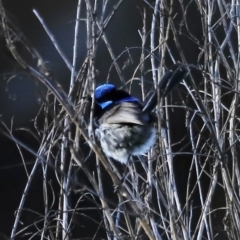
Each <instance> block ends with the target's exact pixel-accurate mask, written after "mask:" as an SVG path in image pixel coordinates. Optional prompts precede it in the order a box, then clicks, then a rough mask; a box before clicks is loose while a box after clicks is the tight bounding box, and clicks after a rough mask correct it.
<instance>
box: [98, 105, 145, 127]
mask: <svg viewBox="0 0 240 240" xmlns="http://www.w3.org/2000/svg"><path fill="white" fill-rule="evenodd" d="M146 118H147V116H143V115H142V111H141V108H140V106H139V104H136V103H130V102H123V103H121V104H118V105H115V106H113V107H112V108H110V109H109V110H107V111H106V112H105V113H104V114H103V115H102V117H101V118H100V119H99V123H108V124H114V123H132V124H138V125H145V124H146V122H147V120H148V119H146Z"/></svg>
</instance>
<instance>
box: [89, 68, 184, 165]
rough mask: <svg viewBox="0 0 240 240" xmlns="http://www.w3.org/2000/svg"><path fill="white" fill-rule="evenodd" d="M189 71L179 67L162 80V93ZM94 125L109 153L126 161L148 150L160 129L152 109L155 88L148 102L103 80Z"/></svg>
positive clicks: (97, 93)
mask: <svg viewBox="0 0 240 240" xmlns="http://www.w3.org/2000/svg"><path fill="white" fill-rule="evenodd" d="M187 74H188V68H186V67H175V68H174V70H170V71H168V72H167V73H166V74H165V75H164V77H163V78H162V81H161V82H160V87H161V89H160V91H161V96H163V97H166V96H167V94H168V93H169V92H170V91H171V89H172V88H171V87H174V86H175V85H177V84H178V83H179V82H180V81H181V80H182V79H183V78H184V77H185V76H186V75H187ZM94 94H95V102H96V104H95V111H94V127H95V133H96V136H97V138H98V139H99V141H100V143H101V147H102V149H103V151H104V153H105V154H106V156H107V157H111V158H113V159H115V160H117V161H119V162H121V163H124V164H126V163H127V161H128V159H129V157H130V156H131V155H141V154H144V153H146V152H147V151H148V150H149V149H150V148H151V147H152V146H153V144H154V141H155V137H156V130H155V128H154V127H153V123H154V115H153V113H152V112H151V111H152V110H153V108H154V107H155V106H156V104H157V93H156V92H155V93H154V94H153V95H152V96H151V97H150V100H149V101H148V102H147V104H146V105H145V106H143V105H142V103H141V102H140V100H139V99H137V98H135V97H133V96H131V95H130V94H129V93H127V92H125V91H123V90H120V89H116V88H115V86H114V85H112V84H103V85H100V86H99V87H97V88H96V89H95V93H94Z"/></svg>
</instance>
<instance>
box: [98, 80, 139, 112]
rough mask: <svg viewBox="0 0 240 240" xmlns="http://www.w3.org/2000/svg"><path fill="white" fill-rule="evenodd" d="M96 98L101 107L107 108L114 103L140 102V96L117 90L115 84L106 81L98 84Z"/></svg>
mask: <svg viewBox="0 0 240 240" xmlns="http://www.w3.org/2000/svg"><path fill="white" fill-rule="evenodd" d="M94 96H95V100H96V103H97V105H98V106H100V107H101V109H102V110H103V109H106V108H107V107H110V106H111V105H113V104H120V103H123V102H132V103H140V100H139V99H138V98H135V97H132V96H131V95H130V94H128V93H127V92H125V91H123V90H117V89H116V87H115V86H114V85H113V84H109V83H105V84H102V85H100V86H98V87H97V88H96V89H95V92H94Z"/></svg>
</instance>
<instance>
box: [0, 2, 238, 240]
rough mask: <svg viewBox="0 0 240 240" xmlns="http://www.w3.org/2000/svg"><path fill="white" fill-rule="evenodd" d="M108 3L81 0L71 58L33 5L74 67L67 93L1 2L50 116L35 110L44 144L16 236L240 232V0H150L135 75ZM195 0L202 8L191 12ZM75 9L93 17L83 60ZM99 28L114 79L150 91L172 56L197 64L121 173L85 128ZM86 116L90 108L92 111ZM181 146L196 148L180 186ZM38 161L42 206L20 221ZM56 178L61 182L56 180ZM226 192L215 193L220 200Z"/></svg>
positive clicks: (188, 154)
mask: <svg viewBox="0 0 240 240" xmlns="http://www.w3.org/2000/svg"><path fill="white" fill-rule="evenodd" d="M0 3H1V1H0ZM108 3H109V1H89V0H85V1H83V0H79V1H78V6H76V26H75V36H74V40H75V42H74V51H73V52H74V54H73V58H72V59H73V60H72V61H71V62H69V61H68V60H67V59H66V58H65V55H64V53H63V52H62V51H61V47H60V46H59V45H58V44H57V39H55V38H54V36H53V35H52V34H51V31H50V30H49V29H48V27H47V23H45V22H44V19H42V18H41V17H40V16H39V13H38V12H37V11H35V14H36V17H37V18H38V19H39V21H40V22H41V24H42V26H43V28H44V29H45V30H46V33H47V34H48V35H49V37H50V38H51V40H52V42H53V44H54V46H55V47H56V49H57V50H58V51H59V54H60V55H61V56H62V58H63V59H64V61H65V62H66V65H67V66H68V67H69V71H71V79H69V91H68V92H67V93H66V92H65V91H64V90H63V89H62V88H61V86H60V85H59V84H58V80H57V79H54V77H53V75H52V74H51V71H50V69H49V68H48V66H47V65H46V62H45V61H44V60H43V59H41V57H40V54H39V53H38V50H37V49H34V48H32V47H31V46H30V44H29V43H28V42H27V39H25V38H24V36H23V35H22V34H20V30H19V29H16V28H15V26H14V24H13V23H11V21H10V20H9V19H8V16H7V14H6V12H5V10H4V6H2V3H1V6H0V7H1V8H0V11H1V19H2V21H1V28H2V31H3V33H4V37H5V39H6V43H7V46H8V48H9V50H10V51H11V53H12V54H13V56H14V57H15V59H16V61H17V62H18V63H19V64H20V65H21V66H22V67H23V68H24V69H25V70H26V71H27V72H28V73H29V74H30V75H31V76H32V78H33V79H35V80H36V81H39V82H41V83H42V84H44V85H45V86H46V87H47V88H48V94H47V95H46V98H45V99H44V101H43V104H42V107H41V109H40V112H39V114H44V116H45V120H44V124H42V125H41V126H38V124H37V119H38V116H37V117H36V124H35V126H36V131H35V133H36V134H37V135H38V137H39V139H41V140H40V146H39V150H38V152H32V154H33V155H34V156H35V157H36V162H35V164H34V166H33V168H32V170H31V173H30V174H29V176H28V181H27V183H26V187H25V190H24V192H23V195H22V199H19V208H18V210H17V211H16V216H15V222H14V224H13V228H12V233H11V239H20V238H22V237H27V239H175V240H177V239H181V240H182V239H186V240H187V239H198V240H200V239H240V226H239V224H240V219H239V217H240V216H239V210H240V201H239V193H240V192H239V190H240V189H239V186H240V169H239V161H238V154H239V150H238V148H239V136H238V132H239V130H238V125H239V120H240V117H239V112H238V106H239V87H240V86H239V80H240V73H239V69H240V66H239V64H240V63H239V57H240V55H239V54H240V49H239V47H240V40H239V39H240V16H239V6H240V1H239V0H232V1H225V0H208V1H207V0H206V1H198V0H195V1H189V2H188V1H180V0H179V1H174V0H170V1H160V0H156V1H145V0H143V1H142V3H141V5H140V6H141V8H139V12H140V14H141V15H142V29H141V30H139V38H141V41H142V46H136V47H137V48H139V51H141V57H140V59H139V60H137V59H134V63H135V65H136V68H135V71H134V72H133V73H132V78H131V79H125V76H124V73H123V67H122V66H120V65H119V63H118V59H119V58H120V57H121V55H120V56H116V55H115V53H114V50H113V49H112V47H111V42H110V41H108V37H107V34H106V31H107V26H108V24H109V22H111V20H112V19H113V18H114V16H115V13H116V11H118V7H119V6H120V5H121V3H122V0H119V1H117V2H116V5H115V6H114V7H113V8H112V9H111V10H110V11H109V10H108V11H107V10H106V9H107V5H108ZM83 6H84V8H83ZM83 9H84V11H83ZM85 9H86V12H85ZM192 9H195V12H197V13H198V14H196V16H194V17H191V18H190V17H189V15H190V14H191V12H189V11H192ZM83 18H84V19H83ZM80 19H81V21H85V24H86V36H87V42H86V49H87V55H86V58H85V61H84V62H83V63H82V66H81V68H80V69H77V68H76V60H77V56H78V49H77V41H78V29H79V21H80ZM176 19H177V21H176ZM191 21H196V22H197V23H198V25H197V26H196V28H197V32H198V33H200V35H201V38H198V37H196V36H195V35H194V33H193V32H192V30H193V31H195V32H196V28H195V29H191V28H190V25H191V26H193V23H192V22H191ZM129 37H131V36H129ZM184 38H185V39H188V40H190V41H191V42H193V43H194V44H195V47H196V52H197V59H195V62H189V60H188V59H186V57H185V55H186V51H187V47H186V46H185V48H184V47H183V45H184V41H182V40H181V39H184ZM100 40H101V41H103V42H104V43H105V46H106V47H107V49H108V51H109V55H110V56H111V58H112V66H109V68H110V71H109V76H111V70H112V69H115V71H116V72H117V74H118V77H119V85H120V84H122V85H123V86H124V87H125V89H127V90H129V91H131V86H132V83H133V82H134V83H136V82H137V84H138V86H139V89H141V95H142V100H143V101H144V100H145V98H146V97H147V95H148V89H149V86H150V83H151V84H152V86H153V87H154V86H157V83H158V82H159V81H160V80H161V77H162V76H163V74H164V72H165V71H166V69H167V67H169V66H170V65H171V64H173V63H175V62H176V61H177V60H178V61H180V62H182V63H184V64H189V67H190V69H191V74H190V75H189V76H188V78H187V79H186V81H184V82H183V83H182V85H181V89H182V90H181V92H179V91H174V93H179V94H177V95H178V96H170V97H168V98H166V99H163V100H162V101H161V102H159V104H158V106H157V108H156V114H157V116H158V121H157V123H156V128H157V129H158V138H157V139H156V144H155V145H154V147H153V148H152V149H151V151H150V152H149V153H148V154H147V155H146V156H139V157H133V164H129V165H128V166H127V174H126V176H123V175H124V172H125V170H124V169H123V168H124V167H122V166H120V165H119V164H118V163H116V162H115V161H111V160H110V159H109V160H108V159H107V158H106V157H105V156H104V154H103V153H102V151H101V149H100V147H99V143H98V142H97V141H94V139H90V138H89V136H88V132H87V124H88V123H87V121H86V111H87V110H86V109H87V104H88V103H87V99H86V96H87V95H89V94H91V93H92V92H93V91H94V89H95V87H96V86H97V83H96V81H95V80H96V74H97V69H96V66H95V59H96V57H97V56H96V49H97V47H98V44H99V42H100ZM16 42H18V44H19V43H20V44H21V45H22V46H24V47H25V48H26V50H27V51H28V52H29V53H30V55H31V56H33V57H34V58H33V60H32V61H29V58H28V60H25V58H24V56H22V55H21V53H20V52H19V51H18V47H17V46H16ZM71 47H72V46H69V48H71ZM173 49H175V50H174V51H173ZM122 54H129V62H131V49H126V50H123V53H122ZM137 61H138V62H137ZM136 62H137V64H136ZM146 76H148V77H146ZM149 76H151V78H150V77H149ZM146 80H148V82H147V83H146ZM149 80H151V82H149ZM132 94H133V95H134V94H135V93H134V92H133V91H132ZM175 95H176V94H175ZM176 99H177V100H176ZM179 109H180V110H179ZM176 113H180V114H181V116H179V115H177V116H176ZM91 117H92V115H91V114H90V123H91V121H92V118H91ZM177 118H184V119H185V126H181V127H180V126H177V124H178V122H177V121H176V119H177ZM171 119H175V121H173V120H171ZM4 126H5V127H4V129H5V130H2V133H3V134H5V135H7V136H8V137H9V138H11V139H12V140H13V141H15V142H16V144H17V146H18V147H19V149H21V148H26V149H28V147H27V146H24V144H22V143H21V142H20V141H18V140H17V139H16V138H15V137H14V135H12V134H11V131H10V130H8V129H7V127H6V125H4ZM163 126H164V127H163ZM178 127H180V128H182V131H181V132H184V133H183V135H182V139H179V138H178V137H176V134H177V133H176V129H177V128H178ZM176 139H177V140H178V142H176ZM87 145H88V146H89V149H88V147H87ZM178 146H179V147H178ZM90 149H91V150H90ZM176 149H177V150H176ZM28 150H29V151H31V150H30V149H28ZM19 151H21V150H19ZM184 158H187V159H189V165H187V166H188V168H187V169H186V171H185V173H186V175H185V176H182V182H181V184H180V185H181V186H185V187H184V188H182V187H181V188H180V187H179V181H181V176H180V177H179V176H178V178H176V175H177V172H178V169H176V166H175V164H176V159H178V161H180V160H181V159H184ZM39 169H41V171H42V179H43V180H42V186H41V187H39V189H41V191H42V197H43V212H42V213H41V214H40V213H38V214H37V213H36V215H37V217H36V221H35V222H33V223H32V224H29V225H21V224H20V223H21V218H22V215H27V214H28V213H29V212H30V211H32V212H34V209H25V202H26V201H27V198H28V194H27V193H28V191H29V189H31V188H34V187H36V186H34V184H33V182H32V179H34V176H35V174H36V171H38V170H39ZM53 172H54V173H55V176H54V175H53V174H52V173H53ZM50 179H51V181H56V182H57V183H55V186H52V184H51V182H50ZM122 179H124V181H121V180H122ZM185 180H186V181H185ZM219 199H220V200H221V201H220V204H215V203H216V202H218V201H219ZM216 223H217V224H216ZM85 229H88V230H87V231H85ZM89 229H91V230H90V231H89Z"/></svg>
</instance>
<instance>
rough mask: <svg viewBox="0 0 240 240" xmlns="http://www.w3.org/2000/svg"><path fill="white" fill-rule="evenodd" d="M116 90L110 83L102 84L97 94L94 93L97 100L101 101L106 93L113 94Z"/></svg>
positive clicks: (96, 90)
mask: <svg viewBox="0 0 240 240" xmlns="http://www.w3.org/2000/svg"><path fill="white" fill-rule="evenodd" d="M114 89H116V88H115V86H114V85H113V84H108V83H106V84H102V85H100V86H98V87H97V88H96V89H95V93H94V94H95V98H96V99H99V98H101V97H103V96H104V95H105V94H106V93H108V92H111V91H112V90H114Z"/></svg>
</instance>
